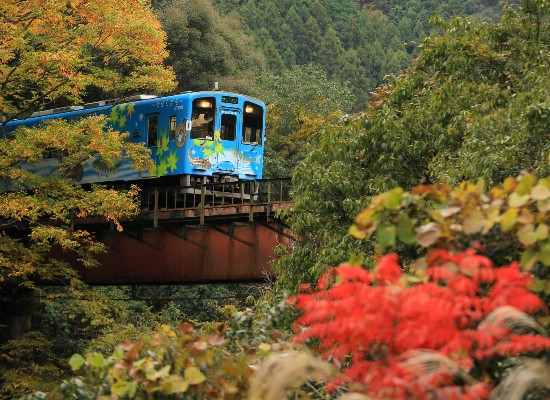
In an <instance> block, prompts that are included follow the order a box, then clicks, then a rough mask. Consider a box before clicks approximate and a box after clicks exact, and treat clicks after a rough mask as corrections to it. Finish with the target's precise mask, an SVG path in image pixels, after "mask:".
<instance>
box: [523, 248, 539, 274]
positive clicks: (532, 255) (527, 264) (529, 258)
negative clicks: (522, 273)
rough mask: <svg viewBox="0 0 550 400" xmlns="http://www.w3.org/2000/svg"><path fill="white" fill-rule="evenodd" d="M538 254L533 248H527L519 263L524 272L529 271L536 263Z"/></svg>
mask: <svg viewBox="0 0 550 400" xmlns="http://www.w3.org/2000/svg"><path fill="white" fill-rule="evenodd" d="M537 259H538V254H537V251H536V250H535V249H533V248H529V249H527V250H525V251H524V252H523V254H522V255H521V259H520V263H521V266H522V267H523V269H524V270H526V271H530V270H531V269H532V268H533V267H534V265H535V263H536V262H537Z"/></svg>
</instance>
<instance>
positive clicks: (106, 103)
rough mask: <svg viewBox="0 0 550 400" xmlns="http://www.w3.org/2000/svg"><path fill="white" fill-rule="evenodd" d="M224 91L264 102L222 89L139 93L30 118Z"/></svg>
mask: <svg viewBox="0 0 550 400" xmlns="http://www.w3.org/2000/svg"><path fill="white" fill-rule="evenodd" d="M222 93H226V94H231V95H234V96H241V97H246V98H249V99H251V100H254V101H256V102H259V103H262V101H261V100H258V99H256V98H254V97H251V96H247V95H243V94H240V93H234V92H228V91H221V90H207V91H199V92H183V93H178V94H174V95H169V96H156V95H151V94H138V95H132V96H128V97H121V98H116V99H109V100H99V101H94V102H91V103H85V104H84V105H79V106H67V107H59V108H51V109H48V110H42V111H35V112H33V113H32V114H31V116H30V117H29V118H35V117H42V116H46V115H53V114H61V113H66V112H71V111H78V110H86V109H91V108H99V107H104V106H113V105H116V104H124V103H131V102H135V101H142V100H153V99H164V98H170V97H178V96H182V95H210V96H212V95H219V94H222Z"/></svg>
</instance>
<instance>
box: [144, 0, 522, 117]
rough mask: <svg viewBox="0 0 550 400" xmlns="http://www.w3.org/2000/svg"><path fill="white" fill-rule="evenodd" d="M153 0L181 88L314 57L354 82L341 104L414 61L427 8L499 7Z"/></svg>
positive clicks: (493, 14) (361, 104)
mask: <svg viewBox="0 0 550 400" xmlns="http://www.w3.org/2000/svg"><path fill="white" fill-rule="evenodd" d="M519 2H520V1H519V0H511V1H508V3H509V4H518V3H519ZM153 3H154V5H155V7H156V9H157V10H158V13H159V16H160V18H161V21H162V22H163V25H164V27H165V30H166V31H167V32H168V35H169V49H170V50H171V57H170V61H169V62H170V64H172V65H174V67H175V69H176V73H177V74H178V81H179V82H180V85H181V87H182V88H184V89H186V90H199V89H200V90H204V89H207V88H210V87H211V86H212V80H213V79H214V78H215V79H218V80H220V81H222V82H224V83H225V87H226V88H227V87H229V88H232V89H236V90H239V91H247V90H248V91H250V90H253V89H252V87H251V86H254V81H255V80H254V77H256V76H258V75H259V74H262V73H265V72H270V73H272V74H275V75H281V74H282V73H284V72H285V71H288V70H291V69H292V68H293V67H295V66H304V65H308V64H315V65H317V66H319V67H320V68H321V70H322V71H323V72H324V74H325V75H326V78H327V79H329V80H331V81H334V82H338V83H339V84H342V85H348V86H349V87H350V88H351V91H352V93H353V96H354V101H353V103H351V104H349V105H348V108H349V109H348V110H345V111H358V110H361V109H364V108H365V107H366V105H367V103H368V96H369V93H370V92H371V91H372V90H373V89H374V88H375V87H376V86H378V85H380V84H381V83H382V82H384V77H385V76H386V75H387V74H396V73H399V72H400V71H402V70H404V69H405V68H407V67H408V66H409V65H410V64H411V62H412V60H413V59H414V57H415V56H416V54H417V53H418V49H419V46H420V45H421V43H422V40H423V39H424V37H425V36H426V35H427V34H429V33H430V31H431V30H432V29H433V27H432V26H431V25H430V23H429V18H430V16H431V15H432V14H434V13H437V14H438V15H440V16H441V17H443V18H449V17H451V16H454V15H468V16H472V17H473V18H486V19H489V20H496V19H497V18H498V17H499V15H500V12H501V8H500V2H499V1H498V0H483V1H473V0H467V1H456V0H448V1H421V0H413V1H400V0H395V1H353V0H341V1H340V0H314V1H310V0H298V1H293V0H284V1H275V0H248V1H240V0H225V1H224V0H216V1H214V4H213V5H214V8H211V4H210V2H208V1H200V2H198V1H194V0H189V1H183V0H175V1H168V0H157V1H155V2H153ZM182 27H184V28H183V29H182ZM244 78H248V80H246V79H244Z"/></svg>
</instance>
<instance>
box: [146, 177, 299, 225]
mask: <svg viewBox="0 0 550 400" xmlns="http://www.w3.org/2000/svg"><path fill="white" fill-rule="evenodd" d="M290 200H291V199H290V178H270V179H262V180H255V181H235V182H217V183H208V184H202V185H201V184H198V185H192V186H173V187H160V188H151V189H147V190H145V191H144V192H143V197H142V206H143V210H144V212H145V213H147V214H150V213H152V214H153V220H154V225H155V226H157V223H158V219H159V216H160V215H161V214H162V215H165V216H166V215H168V218H184V217H199V219H200V223H201V224H204V218H205V216H206V215H215V214H216V211H217V212H218V213H219V214H220V215H221V214H224V213H226V214H225V215H227V212H233V213H239V214H242V213H244V212H247V213H248V214H249V220H250V221H252V219H253V216H254V212H255V210H257V209H258V208H259V207H257V206H262V207H260V208H261V209H262V210H264V212H266V213H267V216H268V217H270V213H272V212H273V208H274V207H273V206H274V205H275V204H278V205H280V204H282V203H288V202H290ZM231 206H234V207H233V208H231ZM224 210H225V211H224ZM228 210H229V211H228Z"/></svg>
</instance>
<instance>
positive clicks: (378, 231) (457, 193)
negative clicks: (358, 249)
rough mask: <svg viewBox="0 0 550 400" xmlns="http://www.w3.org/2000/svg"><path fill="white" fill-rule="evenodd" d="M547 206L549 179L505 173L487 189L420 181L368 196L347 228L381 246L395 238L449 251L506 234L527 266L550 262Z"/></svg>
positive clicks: (549, 205)
mask: <svg viewBox="0 0 550 400" xmlns="http://www.w3.org/2000/svg"><path fill="white" fill-rule="evenodd" d="M549 211H550V184H549V180H548V179H540V180H538V181H537V179H536V178H535V177H534V176H533V175H522V176H520V177H518V178H507V179H506V180H505V182H504V184H503V185H502V186H495V187H493V188H490V189H489V190H488V193H486V192H485V189H484V184H483V182H480V183H478V184H477V185H474V184H472V183H463V184H461V185H459V186H458V187H456V188H451V187H450V186H448V185H445V184H439V185H421V186H416V187H413V188H412V189H411V192H410V193H407V192H405V191H404V190H402V189H401V188H396V189H394V190H392V191H390V192H387V193H383V194H380V195H378V196H376V197H373V198H372V200H371V202H370V204H369V205H368V206H367V207H366V208H365V209H364V210H363V211H362V212H361V213H360V214H359V215H358V216H357V217H356V218H355V224H354V225H353V226H352V227H351V228H350V230H349V233H350V234H351V235H353V236H354V237H356V238H360V239H364V238H369V237H370V236H371V235H372V234H374V235H375V237H376V241H377V245H378V250H382V251H384V250H386V249H388V248H391V247H394V246H396V245H397V243H398V242H401V243H404V244H409V245H411V244H415V243H416V244H417V245H419V246H421V247H424V248H430V249H434V248H445V249H452V250H455V249H457V248H461V246H468V245H470V244H471V241H472V240H488V239H484V238H485V237H491V238H493V237H495V238H496V237H500V236H501V235H506V238H507V239H506V240H512V243H513V245H514V246H518V247H519V248H523V249H525V250H526V251H525V252H524V255H523V257H522V263H523V265H524V267H526V268H531V267H532V266H533V265H534V264H535V263H536V262H542V263H543V264H545V265H546V264H549V265H550V241H548V238H549V236H550V235H549V231H550V228H549V226H548V212H549ZM411 216H414V218H412V217H411ZM496 240H498V239H496Z"/></svg>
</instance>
